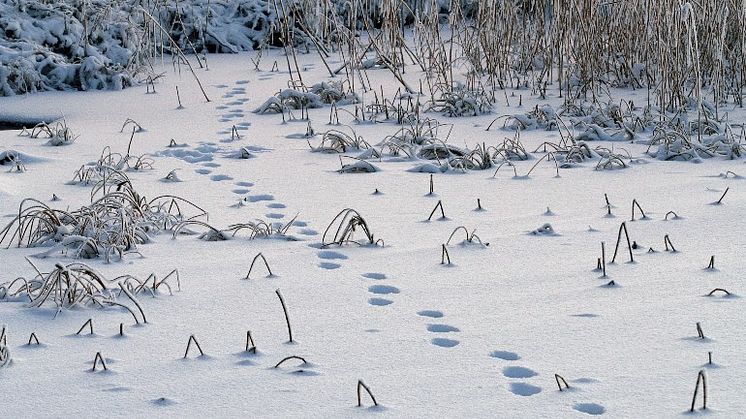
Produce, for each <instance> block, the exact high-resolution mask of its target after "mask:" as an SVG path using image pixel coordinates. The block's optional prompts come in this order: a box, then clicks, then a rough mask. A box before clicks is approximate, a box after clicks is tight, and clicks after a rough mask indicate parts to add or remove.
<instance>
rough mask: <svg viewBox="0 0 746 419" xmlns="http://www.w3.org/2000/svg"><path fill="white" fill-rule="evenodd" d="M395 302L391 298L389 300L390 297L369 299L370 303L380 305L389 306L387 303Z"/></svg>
mask: <svg viewBox="0 0 746 419" xmlns="http://www.w3.org/2000/svg"><path fill="white" fill-rule="evenodd" d="M393 303H394V302H393V301H391V300H389V299H386V298H379V297H374V298H370V299H369V300H368V304H370V305H373V306H379V307H381V306H387V305H389V304H393Z"/></svg>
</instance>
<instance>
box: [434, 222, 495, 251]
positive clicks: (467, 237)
mask: <svg viewBox="0 0 746 419" xmlns="http://www.w3.org/2000/svg"><path fill="white" fill-rule="evenodd" d="M460 231H463V232H464V240H463V241H462V242H461V243H462V244H479V245H480V246H489V245H490V244H489V243H484V242H482V239H481V238H480V237H479V236H477V229H474V230H472V231H471V232H469V230H467V229H466V227H464V226H458V227H456V228H455V229H454V230H453V232H452V233H451V235H450V236H448V240H447V241H446V243H445V244H446V246H448V245H450V244H451V240H453V238H454V237H455V236H456V234H457V233H459V232H460Z"/></svg>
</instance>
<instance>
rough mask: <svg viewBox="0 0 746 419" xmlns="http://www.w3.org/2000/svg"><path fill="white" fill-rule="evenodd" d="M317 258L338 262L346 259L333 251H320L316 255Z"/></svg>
mask: <svg viewBox="0 0 746 419" xmlns="http://www.w3.org/2000/svg"><path fill="white" fill-rule="evenodd" d="M317 256H318V257H319V258H321V259H339V260H345V259H347V256H345V255H343V254H341V253H339V252H334V251H331V250H322V251H320V252H319V253H318V255H317Z"/></svg>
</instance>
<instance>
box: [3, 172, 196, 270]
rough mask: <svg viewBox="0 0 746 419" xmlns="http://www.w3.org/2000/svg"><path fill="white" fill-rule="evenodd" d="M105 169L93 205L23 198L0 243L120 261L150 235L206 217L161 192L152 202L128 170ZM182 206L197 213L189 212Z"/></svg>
mask: <svg viewBox="0 0 746 419" xmlns="http://www.w3.org/2000/svg"><path fill="white" fill-rule="evenodd" d="M101 169H102V170H101V172H100V173H98V175H99V176H100V180H98V181H97V182H96V183H95V184H94V185H93V188H92V190H91V203H90V204H89V205H85V206H82V207H81V208H80V209H77V210H73V211H67V210H59V209H54V208H51V207H49V206H48V205H47V204H45V203H43V202H41V201H38V200H36V199H32V198H27V199H24V200H23V201H21V204H20V205H19V208H18V215H17V216H16V217H15V218H14V219H13V220H12V221H11V222H10V223H8V225H7V226H5V228H3V229H2V230H0V243H3V242H7V244H8V246H10V245H12V244H13V243H16V244H17V245H18V246H19V247H20V246H26V247H50V249H49V250H47V251H45V252H44V253H41V254H39V255H38V256H41V257H46V256H50V255H53V254H54V255H59V254H60V253H62V254H63V255H66V256H69V257H74V258H86V259H89V258H97V257H104V258H105V259H106V260H107V261H110V260H121V259H122V258H123V257H124V255H125V254H128V253H139V252H138V250H137V245H139V244H143V243H147V242H149V241H150V237H149V234H152V233H157V232H160V231H164V230H171V229H173V228H174V227H175V226H176V225H177V224H178V223H179V222H181V221H184V220H194V219H195V218H200V217H207V214H206V213H205V212H204V210H202V209H200V208H199V207H198V206H196V205H195V204H193V203H192V202H190V201H188V200H185V199H183V198H180V197H178V196H173V195H161V196H158V197H155V198H153V199H151V200H149V201H148V200H147V199H146V198H145V197H143V196H141V195H140V194H139V193H138V192H137V191H136V190H135V189H134V187H133V186H132V182H131V181H130V180H129V178H128V177H127V175H126V174H125V173H124V172H122V171H119V170H116V169H113V168H110V167H108V166H101ZM84 176H87V175H84ZM84 178H86V177H84ZM182 206H184V207H185V208H186V207H188V208H189V209H191V210H196V212H197V213H196V214H195V215H192V216H187V215H185V214H184V213H183V212H182Z"/></svg>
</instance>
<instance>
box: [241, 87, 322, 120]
mask: <svg viewBox="0 0 746 419" xmlns="http://www.w3.org/2000/svg"><path fill="white" fill-rule="evenodd" d="M323 106H324V102H323V100H322V99H321V96H319V95H317V94H315V93H311V92H303V91H300V90H297V89H283V90H280V91H279V92H277V93H276V94H275V95H274V96H272V97H270V98H269V99H267V100H266V101H265V102H264V103H262V104H261V105H260V106H259V107H258V108H256V109H255V110H254V113H258V114H267V113H281V114H284V113H285V112H288V111H290V110H292V109H295V110H298V109H300V110H302V111H305V110H306V109H314V108H321V107H323Z"/></svg>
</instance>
